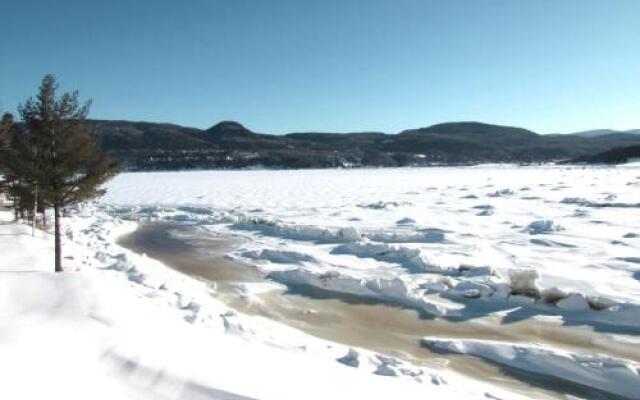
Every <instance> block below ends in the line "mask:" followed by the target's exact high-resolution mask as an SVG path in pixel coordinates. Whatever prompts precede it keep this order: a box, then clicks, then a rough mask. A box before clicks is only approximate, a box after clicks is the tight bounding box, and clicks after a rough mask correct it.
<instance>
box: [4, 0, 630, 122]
mask: <svg viewBox="0 0 640 400" xmlns="http://www.w3.org/2000/svg"><path fill="white" fill-rule="evenodd" d="M2 3H3V4H2V7H1V8H2V10H1V15H0V46H1V47H0V49H1V53H0V54H1V55H0V57H2V59H1V60H0V109H4V110H14V109H15V106H16V105H17V103H18V102H20V101H23V100H24V99H25V98H26V97H28V96H29V95H31V94H32V93H34V92H35V90H36V88H37V86H38V83H39V81H40V79H41V78H42V76H43V75H44V74H45V73H49V72H50V73H54V74H55V75H56V76H57V77H58V78H59V80H60V82H61V85H62V88H63V89H69V90H70V89H79V90H80V92H81V95H82V96H84V97H90V98H92V99H93V101H94V103H93V108H92V117H94V118H107V119H130V120H146V121H168V122H175V123H179V124H183V125H188V126H195V127H202V128H204V127H208V126H210V125H212V124H214V123H215V122H217V121H220V120H223V119H233V120H237V121H240V122H242V123H244V124H245V125H247V126H248V127H249V128H252V129H254V130H256V131H259V132H266V133H285V132H292V131H340V132H343V131H365V130H381V131H385V132H397V131H399V130H401V129H405V128H413V127H421V126H428V125H431V124H434V123H438V122H444V121H456V120H477V121H484V122H491V123H499V124H508V125H516V126H523V127H526V128H529V129H532V130H535V131H537V132H540V133H549V132H571V131H577V130H584V129H593V128H616V129H629V128H640V0H528V1H525V0H466V1H463V0H448V1H445V0H440V1H435V0H434V1H430V0H369V1H367V0H324V1H321V0H308V1H307V0H183V1H179V0H173V1H170V0H101V1H96V0H55V1H54V0H6V1H3V2H2Z"/></svg>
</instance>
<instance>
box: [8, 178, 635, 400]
mask: <svg viewBox="0 0 640 400" xmlns="http://www.w3.org/2000/svg"><path fill="white" fill-rule="evenodd" d="M107 189H108V193H107V195H106V196H105V197H103V198H102V199H100V200H99V202H98V203H96V204H94V205H91V206H88V207H84V208H81V209H78V210H74V211H73V212H72V213H70V215H69V218H68V219H67V227H68V232H67V233H68V237H69V240H68V242H69V243H68V246H69V247H70V248H72V250H71V252H70V254H71V255H72V257H73V259H67V260H65V262H66V264H67V265H69V266H70V267H71V269H77V270H80V272H79V273H78V274H77V276H74V275H72V276H73V278H69V279H70V282H63V283H61V282H60V280H61V278H57V277H56V278H55V279H54V278H52V277H47V276H42V275H41V274H35V275H30V276H25V275H21V274H15V273H14V274H13V275H10V276H11V278H8V279H5V280H4V282H8V283H6V286H7V287H9V288H10V290H9V292H11V290H18V289H17V288H18V287H20V286H19V285H31V286H29V287H31V288H32V289H31V290H32V291H33V292H38V291H41V290H44V291H45V292H46V291H50V292H51V291H53V292H55V290H56V289H55V288H56V287H57V286H56V285H66V286H70V287H72V288H75V289H72V290H70V289H65V290H70V291H71V292H74V293H75V292H77V293H79V294H78V296H81V297H82V296H85V297H88V298H91V299H93V300H92V301H91V302H92V303H91V302H90V303H91V304H93V305H92V306H91V307H76V306H74V307H75V308H74V307H72V306H71V305H67V303H68V304H76V305H77V304H78V303H80V304H85V303H86V302H85V301H76V302H73V301H68V302H64V301H63V302H61V304H62V306H60V307H58V308H55V312H54V313H53V315H54V316H55V318H54V317H52V316H51V309H50V307H49V306H45V305H44V304H40V303H39V302H38V301H33V302H31V301H26V305H24V304H23V305H21V304H20V302H18V304H16V302H17V300H15V299H16V298H17V296H5V297H4V298H3V299H4V300H3V301H2V302H0V308H2V310H5V309H7V310H8V309H13V308H15V307H18V306H20V307H22V309H21V312H20V314H21V315H20V318H17V317H16V318H9V319H7V321H9V322H7V323H4V322H3V326H2V328H3V332H4V331H8V332H22V331H23V330H24V326H27V327H29V326H32V325H33V326H39V325H43V324H44V325H47V326H50V327H51V329H52V330H57V329H58V328H59V327H61V326H62V327H64V326H67V324H65V321H67V318H71V317H72V320H73V321H76V322H74V323H75V324H77V325H78V326H83V327H85V328H83V329H79V330H78V333H77V334H78V335H84V336H83V338H84V340H86V341H89V342H91V343H92V345H93V346H94V347H93V348H99V349H101V350H102V351H101V352H98V353H99V357H97V359H101V360H103V363H98V364H99V365H103V364H106V365H109V366H110V367H109V368H107V369H108V371H107V372H108V374H107V375H108V376H109V377H111V378H113V379H114V380H115V382H117V383H118V385H120V384H123V383H122V382H123V379H124V382H125V384H124V387H125V389H123V390H126V391H127V392H126V393H128V396H129V397H132V396H133V394H132V393H135V394H136V396H139V397H142V398H145V397H144V396H147V397H148V396H149V394H151V397H164V398H233V397H224V396H230V395H229V394H228V393H235V394H238V395H240V396H246V397H253V398H265V399H266V398H273V399H285V398H291V399H294V398H296V399H297V398H345V399H346V398H397V393H402V398H403V399H409V398H426V397H428V398H455V399H462V398H519V397H520V395H519V394H516V393H514V392H509V391H508V390H507V389H505V388H499V387H495V386H490V385H488V384H487V383H483V382H481V381H479V380H477V379H474V378H472V377H469V376H463V375H461V374H460V373H458V372H456V371H454V370H450V369H447V368H439V369H437V370H436V369H434V368H430V367H428V366H423V365H413V364H411V363H409V362H407V361H405V360H402V359H400V358H394V357H390V356H388V355H381V354H377V353H375V352H373V351H370V350H366V349H363V348H357V347H353V346H346V345H343V344H340V343H334V342H328V341H326V340H322V339H318V338H314V337H312V336H310V335H309V334H305V333H303V332H300V331H298V330H295V329H293V328H291V327H288V326H286V325H283V324H279V323H276V322H273V321H270V320H268V319H265V318H261V317H255V316H253V317H251V316H247V315H243V314H242V313H238V312H236V311H234V310H231V309H229V307H228V306H226V305H225V304H223V303H222V302H221V301H219V300H218V299H216V298H215V286H214V285H211V284H210V283H207V282H203V281H197V280H194V279H191V278H188V277H186V276H184V275H181V274H179V273H177V272H174V271H172V270H171V269H169V268H166V267H165V266H163V265H161V264H160V263H158V262H157V261H154V260H151V259H149V258H147V257H145V256H143V255H137V254H134V253H132V252H131V251H128V250H125V249H123V248H121V247H119V246H118V245H117V244H116V243H115V240H116V238H117V236H118V235H120V234H122V233H123V232H127V231H131V230H132V229H135V226H136V225H135V223H134V222H133V221H139V220H158V221H171V222H177V223H185V224H197V225H198V226H199V227H201V228H204V229H206V232H209V234H211V235H223V236H227V235H233V236H238V237H242V238H243V239H244V241H243V243H244V244H243V245H242V247H241V248H237V249H235V250H234V251H233V252H232V253H230V254H229V255H228V256H229V257H232V258H233V259H235V260H238V261H242V262H246V263H249V264H252V265H255V266H256V267H257V268H258V269H259V271H260V272H261V273H262V274H263V275H264V276H265V277H266V278H267V279H268V280H269V281H270V282H272V283H271V284H268V285H265V284H264V283H255V284H251V283H244V284H243V285H242V290H243V291H245V292H246V293H248V295H247V297H248V298H251V293H262V292H264V291H265V290H276V289H278V288H279V287H282V285H285V286H293V285H295V286H299V285H304V286H307V287H314V288H316V289H321V290H323V291H326V293H328V294H329V295H331V294H335V295H336V296H339V295H355V296H359V297H362V298H367V299H373V300H376V301H378V302H383V303H388V304H393V305H399V306H403V307H407V308H410V309H415V310H418V311H419V312H420V313H421V314H423V315H425V316H431V317H436V318H440V319H446V320H448V321H454V322H456V323H458V324H467V323H471V322H472V321H474V320H477V319H487V318H492V321H494V322H495V323H497V324H500V326H501V327H502V328H501V329H504V330H509V329H510V324H511V323H513V322H514V321H522V320H527V321H532V322H535V323H536V324H539V326H540V327H541V329H545V326H549V327H551V326H554V327H558V326H560V327H562V329H564V330H566V331H567V332H573V330H572V329H577V327H580V328H581V329H583V330H584V329H586V330H587V331H588V332H592V334H593V339H592V341H593V346H594V349H597V350H594V351H592V352H588V354H587V353H586V350H584V346H583V347H579V346H572V345H571V343H565V344H562V343H556V342H554V341H552V340H551V341H549V340H542V339H541V340H540V341H541V342H545V343H543V344H536V343H529V342H527V343H512V342H499V341H492V340H480V339H476V338H474V337H469V338H460V337H459V336H456V337H451V338H448V337H443V336H442V334H440V335H439V336H438V337H432V336H431V334H430V333H429V332H425V333H424V335H423V336H425V338H424V339H423V340H422V343H418V342H417V343H416V346H420V345H422V346H424V347H427V348H430V349H431V350H433V351H437V352H439V353H447V354H467V355H470V356H473V357H477V358H480V359H483V360H486V361H487V362H490V363H493V364H496V365H500V366H504V367H506V368H514V369H517V370H520V371H523V372H527V373H534V374H537V375H542V376H544V375H548V376H553V377H555V378H558V379H561V380H562V381H564V382H568V383H573V384H577V385H582V386H586V387H590V388H593V389H595V390H597V391H599V392H598V393H601V394H602V393H604V396H605V397H603V398H606V397H607V396H609V395H610V396H611V398H614V396H618V397H619V398H640V363H639V362H640V357H639V356H638V353H637V352H634V351H632V350H631V349H634V348H637V346H638V344H640V196H639V194H640V168H638V167H620V168H581V167H547V166H545V167H515V166H481V167H475V168H431V169H375V170H306V171H210V172H172V173H127V174H122V175H120V176H118V177H117V178H115V179H114V180H113V181H112V182H110V183H109V184H108V187H107ZM7 226H8V227H10V228H11V229H22V228H24V227H19V226H15V225H7ZM7 229H9V228H7ZM24 229H27V228H24ZM3 238H4V237H3ZM14 239H15V238H12V239H11V240H14ZM3 240H4V241H3V242H2V246H6V247H5V248H6V249H7V250H6V251H7V254H11V256H10V258H8V259H7V260H8V261H6V262H5V260H3V265H2V269H5V270H6V269H11V268H12V267H11V265H16V263H17V264H20V263H21V262H22V263H23V264H25V265H29V263H31V261H29V260H22V261H20V254H26V253H28V252H29V251H31V250H30V249H34V250H37V251H39V252H41V251H43V250H38V249H41V247H39V246H42V242H41V241H40V242H38V241H32V242H29V243H26V244H22V243H20V245H24V249H25V250H23V252H22V253H18V252H16V251H15V249H16V248H17V247H16V246H17V245H16V244H15V243H14V242H11V243H9V242H8V241H7V240H8V239H3ZM15 240H16V241H17V239H15ZM20 240H22V239H20ZM41 240H44V239H41ZM31 253H33V251H31ZM4 276H8V275H4ZM76 280H80V281H82V280H84V281H82V282H85V283H86V284H85V283H78V282H76ZM87 285H90V286H91V287H92V288H93V289H92V290H91V291H89V290H87V289H86V286H87ZM66 286H65V287H66ZM11 293H13V292H11ZM120 293H121V294H122V296H119V295H118V294H120ZM212 293H213V294H214V296H213V297H212V296H211V294H212ZM34 296H35V295H34ZM35 297H37V296H35ZM134 303H135V305H133V304H134ZM59 314H64V315H59ZM69 314H70V315H69ZM24 315H29V316H30V317H29V318H27V317H24ZM23 317H24V318H23ZM16 321H18V322H16ZM25 321H27V322H25ZM24 324H27V325H24ZM29 324H32V325H29ZM94 325H95V326H96V327H94ZM87 326H90V327H91V329H89V328H86V327H87ZM45 331H46V330H45ZM94 331H97V333H96V332H94ZM74 334H75V333H74ZM9 336H11V335H9ZM58 336H61V337H63V338H64V337H67V336H66V335H65V334H61V335H58ZM541 336H543V335H541ZM7 340H8V341H7ZM21 340H22V339H16V341H17V342H16V341H12V340H11V338H9V339H6V340H5V339H0V341H1V342H2V343H9V344H11V347H12V348H15V346H16V345H15V343H19V342H20V341H21ZM63 342H64V340H63ZM27 343H28V342H27ZM83 343H84V342H83ZM603 343H606V345H604V344H603ZM70 346H71V345H70ZM96 346H97V347H96ZM607 346H609V347H607ZM625 346H628V348H629V352H628V354H627V353H626V352H625ZM614 347H615V349H617V350H616V351H615V356H614V355H611V354H603V353H606V352H604V351H602V349H606V348H614ZM3 348H9V347H7V346H4V345H3ZM83 354H86V352H85V353H83ZM15 358H16V359H18V360H20V357H19V355H18V354H17V353H16V355H15ZM57 358H59V357H57ZM72 359H73V358H72ZM104 360H106V361H104ZM114 364H115V365H116V366H114ZM28 365H30V364H29V363H27V364H25V371H24V372H23V373H24V374H25V376H29V375H28V371H27V367H28ZM105 368H106V367H105ZM3 369H4V365H3ZM92 371H93V370H92ZM93 372H95V371H93ZM98 372H100V371H98ZM98 372H95V374H94V375H95V376H102V375H100V374H99V373H98ZM123 375H125V376H126V377H127V378H126V379H125V378H122V376H123ZM132 377H133V378H132ZM52 384H54V383H52ZM132 388H133V389H132ZM149 388H151V389H152V390H150V389H149ZM40 389H41V388H40ZM0 390H6V388H4V389H3V388H0ZM34 390H35V389H34ZM219 391H222V392H219ZM105 393H107V392H106V391H105ZM198 396H200V397H198ZM3 397H4V396H3ZM105 397H108V396H106V395H105ZM525 397H526V396H525ZM13 398H19V397H15V396H14V397H13ZM23 398H29V397H23ZM109 398H114V397H109Z"/></svg>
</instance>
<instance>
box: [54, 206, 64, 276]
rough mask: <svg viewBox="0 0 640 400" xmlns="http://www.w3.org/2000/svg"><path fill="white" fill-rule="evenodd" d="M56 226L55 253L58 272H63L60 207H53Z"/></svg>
mask: <svg viewBox="0 0 640 400" xmlns="http://www.w3.org/2000/svg"><path fill="white" fill-rule="evenodd" d="M53 213H54V225H55V238H56V239H55V240H56V245H55V249H56V250H55V251H56V272H62V246H61V243H60V239H61V238H60V206H59V205H57V204H56V205H54V206H53Z"/></svg>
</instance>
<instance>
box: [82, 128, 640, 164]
mask: <svg viewBox="0 0 640 400" xmlns="http://www.w3.org/2000/svg"><path fill="white" fill-rule="evenodd" d="M88 123H89V124H90V126H91V127H92V130H93V132H94V134H95V135H96V136H97V137H98V139H99V141H100V143H101V146H102V148H103V150H105V151H106V152H108V153H109V154H110V155H112V156H113V157H114V158H116V159H118V160H120V161H121V162H122V164H123V167H124V168H125V169H127V170H183V169H229V168H251V167H264V168H336V167H402V166H430V165H470V164H476V163H487V162H490V163H525V164H531V163H541V162H551V161H562V160H573V159H576V158H578V157H583V156H587V155H591V154H595V153H599V152H603V151H607V150H610V149H611V148H614V147H621V146H629V145H640V135H639V134H632V133H609V134H603V135H600V136H596V137H583V136H580V135H539V134H536V133H534V132H531V131H528V130H526V129H522V128H515V127H508V126H499V125H490V124H483V123H477V122H458V123H445V124H438V125H433V126H431V127H428V128H420V129H412V130H405V131H402V132H400V133H398V134H385V133H380V132H361V133H311V132H309V133H292V134H288V135H267V134H260V133H255V132H252V131H250V130H248V129H247V128H245V127H244V126H242V125H240V124H239V123H237V122H230V121H225V122H221V123H219V124H217V125H215V126H213V127H211V128H209V129H206V130H201V129H196V128H188V127H182V126H179V125H173V124H160V123H148V122H130V121H103V120H90V121H88Z"/></svg>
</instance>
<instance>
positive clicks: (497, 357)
mask: <svg viewBox="0 0 640 400" xmlns="http://www.w3.org/2000/svg"><path fill="white" fill-rule="evenodd" d="M422 344H423V346H425V347H427V348H429V349H431V350H434V351H437V352H442V353H454V354H468V355H473V356H476V357H479V358H482V359H485V360H488V361H491V362H494V363H496V364H499V365H503V366H507V367H509V368H515V369H518V370H522V371H526V372H531V373H535V374H539V375H542V376H547V377H551V378H553V379H558V380H563V381H568V382H571V383H574V384H578V385H582V386H585V387H591V388H595V389H598V390H601V391H602V392H604V393H610V394H614V395H617V396H622V397H623V398H627V399H637V398H638V396H639V395H640V364H637V363H634V362H631V361H628V360H621V359H616V358H611V357H606V356H592V355H581V354H575V353H570V352H567V351H561V350H557V349H551V348H548V347H544V346H538V345H523V344H512V343H501V342H492V341H479V340H447V339H437V338H430V337H426V338H424V339H423V340H422Z"/></svg>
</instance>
